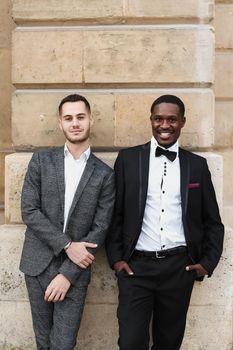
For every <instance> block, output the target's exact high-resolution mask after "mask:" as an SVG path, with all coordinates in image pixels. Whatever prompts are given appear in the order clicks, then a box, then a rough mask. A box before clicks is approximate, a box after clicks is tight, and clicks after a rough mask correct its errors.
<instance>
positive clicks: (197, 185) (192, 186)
mask: <svg viewBox="0 0 233 350" xmlns="http://www.w3.org/2000/svg"><path fill="white" fill-rule="evenodd" d="M200 186H201V184H200V183H199V182H193V183H191V184H188V188H199V187H200Z"/></svg>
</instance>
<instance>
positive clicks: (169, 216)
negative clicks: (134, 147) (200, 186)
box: [136, 137, 186, 251]
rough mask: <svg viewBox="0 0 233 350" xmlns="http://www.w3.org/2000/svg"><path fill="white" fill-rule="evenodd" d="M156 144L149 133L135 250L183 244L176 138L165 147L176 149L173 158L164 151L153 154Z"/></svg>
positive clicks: (159, 248)
mask: <svg viewBox="0 0 233 350" xmlns="http://www.w3.org/2000/svg"><path fill="white" fill-rule="evenodd" d="M157 146H158V143H157V141H156V140H155V138H154V137H152V139H151V150H150V164H149V179H148V191H147V199H146V206H145V211H144V217H143V223H142V229H141V233H140V236H139V239H138V242H137V245H136V249H137V250H146V251H156V250H163V249H169V248H174V247H177V246H180V245H182V246H186V242H185V237H184V229H183V224H182V209H181V195H180V162H179V155H178V148H179V146H178V141H177V142H176V143H175V144H174V145H173V146H171V147H170V148H168V149H169V151H175V152H177V156H176V159H175V160H174V161H173V162H171V161H170V160H168V159H167V157H166V156H164V155H162V156H160V157H155V150H156V147H157ZM159 147H161V146H159ZM161 148H163V147H161Z"/></svg>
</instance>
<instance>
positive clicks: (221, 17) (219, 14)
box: [214, 2, 233, 49]
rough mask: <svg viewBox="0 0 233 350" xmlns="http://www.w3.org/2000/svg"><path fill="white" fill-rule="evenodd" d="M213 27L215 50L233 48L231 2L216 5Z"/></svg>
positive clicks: (232, 9)
mask: <svg viewBox="0 0 233 350" xmlns="http://www.w3.org/2000/svg"><path fill="white" fill-rule="evenodd" d="M214 27H215V33H216V45H215V46H216V48H217V49H222V48H224V49H228V48H231V49H232V48H233V2H232V4H228V5H227V4H224V5H217V6H216V8H215V20H214Z"/></svg>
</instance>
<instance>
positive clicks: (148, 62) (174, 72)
mask: <svg viewBox="0 0 233 350" xmlns="http://www.w3.org/2000/svg"><path fill="white" fill-rule="evenodd" d="M84 37H85V39H84V42H85V49H84V76H85V82H86V83H100V82H101V83H140V84H142V83H153V84H155V83H156V84H159V83H170V82H172V83H211V82H212V81H213V57H214V45H213V39H214V36H213V32H212V30H211V28H210V27H209V26H200V27H198V26H197V27H192V28H190V27H188V26H187V27H179V26H167V27H151V29H145V28H143V29H137V28H136V27H132V29H131V30H108V31H103V30H99V31H87V32H86V33H85V36H84ZM158 48H159V50H158Z"/></svg>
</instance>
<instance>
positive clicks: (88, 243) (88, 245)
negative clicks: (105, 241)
mask: <svg viewBox="0 0 233 350" xmlns="http://www.w3.org/2000/svg"><path fill="white" fill-rule="evenodd" d="M83 243H84V245H85V247H87V248H96V247H98V244H96V243H90V242H83Z"/></svg>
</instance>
